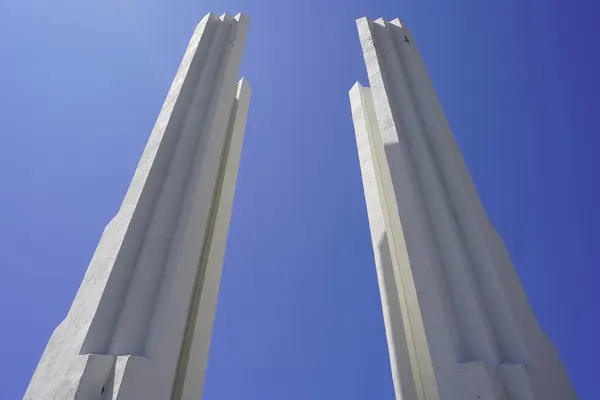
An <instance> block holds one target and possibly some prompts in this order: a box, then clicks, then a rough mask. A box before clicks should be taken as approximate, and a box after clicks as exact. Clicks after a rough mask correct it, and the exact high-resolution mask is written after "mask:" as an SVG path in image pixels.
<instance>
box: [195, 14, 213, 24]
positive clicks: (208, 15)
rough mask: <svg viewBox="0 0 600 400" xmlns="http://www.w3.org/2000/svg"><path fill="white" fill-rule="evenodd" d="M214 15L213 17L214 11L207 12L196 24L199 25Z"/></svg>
mask: <svg viewBox="0 0 600 400" xmlns="http://www.w3.org/2000/svg"><path fill="white" fill-rule="evenodd" d="M214 17H215V13H212V12H209V13H208V14H206V15H205V16H204V17H202V19H201V20H200V22H199V23H198V25H200V24H202V23H206V22H207V21H208V20H209V19H211V18H214Z"/></svg>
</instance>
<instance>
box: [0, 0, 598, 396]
mask: <svg viewBox="0 0 600 400" xmlns="http://www.w3.org/2000/svg"><path fill="white" fill-rule="evenodd" d="M240 10H241V11H244V12H245V13H247V14H248V15H249V16H250V17H251V25H250V30H249V37H248V43H247V47H246V52H245V57H244V63H243V66H242V73H243V75H244V76H246V77H247V78H248V79H249V81H250V83H251V85H252V87H253V97H252V103H251V110H250V116H249V121H248V127H247V134H246V142H245V144H244V153H243V157H242V163H241V170H240V175H239V182H238V188H237V197H236V200H235V206H234V212H233V220H232V224H231V230H230V240H229V245H228V246H229V247H228V250H227V256H226V262H225V266H224V274H223V282H222V286H221V296H220V300H219V304H218V310H217V318H216V322H215V326H214V335H213V346H212V349H211V359H210V362H209V368H208V373H207V374H208V375H207V382H206V389H205V398H204V399H205V400H230V399H258V400H281V399H286V400H295V399H301V400H307V399H310V400H313V399H316V400H318V399H323V400H331V399H345V400H350V399H356V400H367V399H368V400H370V399H377V400H379V399H392V398H393V390H392V383H391V377H390V372H389V367H388V360H387V352H386V344H385V336H384V330H383V323H382V315H381V308H380V302H379V294H378V289H377V285H376V280H375V270H374V265H373V260H372V252H371V247H370V240H369V236H368V235H369V234H368V226H367V218H366V210H365V204H364V199H363V193H362V188H361V179H360V172H359V167H358V162H357V155H356V148H355V142H354V133H353V128H352V121H351V117H350V109H349V101H348V96H347V92H348V90H349V89H350V87H351V86H352V84H353V83H354V81H355V80H360V81H361V82H362V83H366V72H365V68H364V65H363V61H362V59H361V50H360V47H359V42H358V38H357V33H356V28H355V25H354V20H355V19H356V18H358V17H361V16H363V15H367V16H369V17H372V18H377V17H380V16H383V17H386V18H389V19H391V18H394V17H397V16H400V17H402V18H403V19H404V20H405V21H406V22H407V24H408V25H409V27H410V28H411V30H412V31H413V34H414V36H415V38H416V41H417V44H418V46H419V48H420V50H421V53H422V56H423V58H424V60H425V62H426V64H427V66H428V68H429V71H430V74H431V76H432V79H433V81H434V84H435V85H436V88H437V90H438V94H439V96H440V99H441V102H442V105H443V106H444V108H445V110H446V113H447V116H448V118H449V120H450V123H451V125H452V127H453V129H454V132H455V136H456V137H457V140H458V142H459V145H460V147H461V149H462V150H463V153H464V156H465V158H466V161H467V164H468V166H469V168H470V170H471V172H472V175H473V177H474V180H475V183H476V185H477V187H478V190H479V193H480V195H481V197H482V199H483V203H484V205H485V206H486V208H487V210H488V212H489V215H490V217H491V219H492V221H493V223H494V224H495V225H496V227H497V228H498V230H499V231H500V233H501V234H502V235H503V236H504V238H505V240H506V242H507V245H508V248H509V250H510V252H511V254H512V257H513V260H514V262H515V264H516V267H517V271H518V273H519V275H520V276H521V278H522V281H523V284H524V287H525V289H526V292H527V294H528V296H529V299H530V301H531V303H532V305H533V308H534V311H535V312H536V314H537V316H538V318H539V321H540V323H541V325H542V327H543V328H544V329H545V330H546V331H547V332H548V334H549V335H550V337H551V339H552V340H553V341H554V342H555V343H556V345H557V347H558V350H559V351H560V353H561V355H562V358H563V360H564V362H565V364H566V367H567V370H568V372H569V373H570V375H571V377H572V380H573V382H574V384H575V387H576V389H577V391H578V392H579V394H580V396H581V399H589V400H597V399H598V397H597V396H598V394H597V380H598V364H597V362H598V358H599V357H600V342H599V341H598V338H599V337H600V311H599V310H598V307H599V305H600V290H599V289H598V282H599V281H600V268H599V267H600V243H599V240H598V237H599V235H598V226H600V211H599V209H598V205H599V204H600V192H599V184H600V180H599V171H600V161H599V158H598V156H597V154H598V152H599V150H600V146H599V145H600V139H599V136H598V135H599V133H600V118H599V117H598V116H599V112H598V105H600V98H599V95H598V93H600V76H599V73H598V71H600V53H599V52H598V39H600V27H599V26H600V25H599V24H598V20H599V19H600V18H599V17H600V13H599V12H598V11H596V10H594V9H593V2H592V1H589V2H588V4H587V5H586V4H584V2H583V1H579V0H577V1H571V2H564V1H562V2H558V1H555V0H505V1H496V2H486V1H480V0H456V1H447V0H419V1H417V0H405V1H402V0H351V1H350V0H328V1H323V0H297V1H293V2H292V1H284V0H252V1H250V0H238V1H235V0H220V1H217V0H208V1H191V0H178V1H172V0H105V1H91V2H90V1H75V0H55V1H52V2H49V1H41V0H21V1H17V0H0V37H1V38H2V39H1V40H0V88H2V96H1V99H0V121H1V123H2V131H1V133H0V184H1V188H2V189H1V191H0V255H1V257H0V273H1V275H0V320H1V321H2V324H1V326H2V328H1V329H0V343H1V344H2V345H1V346H0V359H2V360H3V362H2V363H1V364H0V380H1V381H0V399H7V400H10V399H18V398H20V397H21V396H22V394H23V393H24V390H25V388H26V386H27V383H28V381H29V378H30V376H31V374H32V372H33V370H34V368H35V366H36V363H37V361H38V358H39V356H40V354H41V352H42V351H43V348H44V346H45V345H46V341H47V339H48V337H49V336H50V334H51V332H52V330H53V329H54V327H55V326H56V325H57V324H58V323H59V322H60V320H61V319H62V318H63V317H64V315H65V313H66V311H67V309H68V307H69V305H70V303H71V300H72V298H73V296H74V294H75V292H76V290H77V287H78V286H79V283H80V280H81V278H82V276H83V274H84V272H85V269H86V268H87V264H88V262H89V260H90V258H91V256H92V253H93V251H94V249H95V246H96V244H97V241H98V239H99V237H100V234H101V232H102V230H103V228H104V225H105V224H106V223H107V222H108V221H109V220H110V219H111V217H112V216H113V215H114V213H115V212H116V210H117V209H118V206H119V204H120V202H121V200H122V197H123V195H124V193H125V190H126V188H127V186H128V183H129V180H130V179H131V176H132V174H133V171H134V168H135V166H136V163H137V161H138V158H139V156H140V154H141V152H142V149H143V147H144V144H145V141H146V139H147V137H148V134H149V132H150V130H151V128H152V126H153V124H154V120H155V118H156V116H157V114H158V111H159V109H160V106H161V104H162V102H163V100H164V97H165V95H166V93H167V90H168V88H169V85H170V82H171V79H172V77H173V75H174V73H175V71H176V69H177V66H178V64H179V61H180V59H181V56H182V54H183V51H184V49H185V47H186V45H187V41H188V39H189V37H190V35H191V33H192V31H193V29H194V26H195V24H196V23H197V22H198V21H199V20H200V19H201V18H202V16H203V15H204V14H206V13H207V12H209V11H215V12H219V13H221V12H223V11H229V12H232V13H236V12H238V11H240Z"/></svg>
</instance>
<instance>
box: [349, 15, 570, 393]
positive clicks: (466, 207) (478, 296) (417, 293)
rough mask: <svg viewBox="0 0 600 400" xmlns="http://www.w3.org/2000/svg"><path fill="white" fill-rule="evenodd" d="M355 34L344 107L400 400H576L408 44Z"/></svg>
mask: <svg viewBox="0 0 600 400" xmlns="http://www.w3.org/2000/svg"><path fill="white" fill-rule="evenodd" d="M357 25H358V31H359V35H360V41H361V45H362V49H363V54H364V59H365V62H366V66H367V71H368V76H369V84H370V86H371V87H370V88H367V87H361V86H360V85H359V84H358V83H357V84H356V85H355V86H354V87H353V88H352V90H351V91H350V100H351V105H352V116H353V119H354V126H355V131H356V140H357V146H358V154H359V158H360V167H361V173H362V179H363V184H364V191H365V199H366V204H367V211H368V216H369V226H370V230H371V238H372V243H373V250H374V255H375V264H376V269H377V276H378V281H379V289H380V293H381V302H382V306H383V314H384V322H385V328H386V336H387V341H388V347H389V354H390V361H391V368H392V377H393V382H394V389H395V393H396V399H402V400H413V399H419V400H425V399H426V400H435V399H443V400H446V399H453V400H454V399H455V400H471V399H473V400H476V399H486V400H492V399H494V400H495V399H509V400H532V399H536V400H571V399H575V398H576V394H575V392H574V390H573V388H572V386H571V383H570V381H569V378H568V376H567V374H566V373H565V370H564V368H563V366H562V363H561V361H560V359H559V357H558V355H557V353H556V351H555V349H554V346H553V345H552V344H551V343H550V341H549V340H548V338H547V336H546V335H545V334H544V332H542V330H541V329H540V327H539V325H538V323H537V321H536V319H535V316H534V315H533V313H532V310H531V307H530V306H529V303H528V301H527V299H526V297H525V294H524V292H523V289H522V287H521V283H520V281H519V278H518V276H517V275H516V273H515V270H514V267H513V265H512V263H511V261H510V257H509V255H508V253H507V251H506V248H505V247H504V244H503V241H502V239H501V238H500V236H499V235H498V233H497V232H496V231H495V230H494V227H493V226H492V225H491V224H490V222H489V220H488V217H487V215H486V213H485V210H484V209H483V207H482V204H481V202H480V200H479V198H478V196H477V192H476V190H475V187H474V185H473V183H472V181H471V178H470V176H469V172H468V170H467V167H466V166H465V164H464V161H463V159H462V156H461V154H460V152H459V150H458V147H457V145H456V143H455V141H454V139H453V136H452V132H451V130H450V127H449V125H448V123H447V121H446V118H445V117H444V113H443V111H442V108H441V107H440V104H439V102H438V99H437V96H436V94H435V91H434V88H433V86H432V83H431V81H430V79H429V77H428V74H427V71H426V69H425V66H424V64H423V61H422V60H421V58H420V56H419V53H418V51H417V49H416V47H415V41H414V39H413V37H412V35H411V34H410V32H409V31H408V30H407V29H406V28H405V27H404V26H403V24H402V23H401V22H400V21H399V20H398V19H396V20H393V21H391V22H388V21H385V20H383V19H379V20H376V21H371V20H369V19H367V18H361V19H359V20H357Z"/></svg>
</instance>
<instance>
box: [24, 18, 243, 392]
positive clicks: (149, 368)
mask: <svg viewBox="0 0 600 400" xmlns="http://www.w3.org/2000/svg"><path fill="white" fill-rule="evenodd" d="M247 25H248V20H247V18H246V17H245V16H244V15H241V14H238V15H237V16H235V17H232V16H229V15H227V14H225V15H222V16H221V17H218V16H216V15H214V14H208V15H207V16H205V17H204V19H202V21H201V22H200V23H199V25H198V26H197V28H196V30H195V32H194V34H193V36H192V39H191V41H190V43H189V45H188V48H187V50H186V52H185V55H184V56H183V60H182V61H181V65H180V67H179V70H178V71H177V75H176V76H175V79H174V81H173V83H172V85H171V88H170V90H169V93H168V95H167V98H166V100H165V102H164V105H163V107H162V110H161V112H160V114H159V116H158V120H157V122H156V125H155V126H154V129H153V130H152V133H151V134H150V138H149V140H148V143H147V145H146V148H145V149H144V152H143V154H142V157H141V160H140V162H139V164H138V166H137V169H136V171H135V174H134V176H133V179H132V181H131V185H130V186H129V189H128V191H127V194H126V195H125V199H124V200H123V203H122V205H121V207H120V209H119V211H118V212H117V214H116V216H115V217H114V218H113V219H112V220H111V221H110V222H109V223H108V225H107V226H106V228H105V230H104V233H103V234H102V238H101V239H100V242H99V244H98V247H97V249H96V252H95V253H94V256H93V258H92V260H91V262H90V265H89V267H88V270H87V272H86V274H85V277H84V278H83V282H82V283H81V286H80V288H79V291H78V292H77V295H76V297H75V299H74V301H73V305H72V306H71V309H70V310H69V312H68V314H67V316H66V318H65V319H64V321H63V322H62V323H61V324H60V325H59V326H58V327H57V328H56V330H55V331H54V333H53V334H52V337H51V338H50V341H49V342H48V345H47V347H46V349H45V351H44V354H43V356H42V358H41V360H40V362H39V364H38V367H37V369H36V371H35V373H34V375H33V377H32V379H31V382H30V384H29V387H28V389H27V392H26V394H25V399H43V400H48V399H55V400H68V399H85V400H87V399H111V400H117V399H118V400H130V399H131V400H140V399H144V400H165V399H185V400H187V399H190V400H191V399H199V398H200V397H201V395H202V388H203V384H204V371H205V368H206V362H207V358H208V350H209V345H210V336H211V331H212V323H213V318H214V313H215V306H216V301H217V293H218V289H219V282H220V279H221V267H222V261H223V255H224V251H225V243H226V238H227V231H228V226H229V219H230V214H231V207H232V201H233V195H234V190H235V183H236V179H237V171H238V166H239V160H240V154H241V148H242V141H243V136H244V129H245V124H246V116H247V113H248V107H249V99H250V89H249V86H248V84H247V83H246V81H244V80H243V79H242V80H241V81H239V82H238V83H237V84H236V79H237V78H236V77H237V74H238V69H239V65H240V61H241V57H242V50H243V47H244V43H245V38H246V30H247Z"/></svg>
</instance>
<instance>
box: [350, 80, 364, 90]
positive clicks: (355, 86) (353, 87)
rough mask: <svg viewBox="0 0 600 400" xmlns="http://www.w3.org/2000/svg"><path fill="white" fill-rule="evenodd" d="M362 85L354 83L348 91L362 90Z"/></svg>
mask: <svg viewBox="0 0 600 400" xmlns="http://www.w3.org/2000/svg"><path fill="white" fill-rule="evenodd" d="M362 87H363V86H362V85H361V84H360V82H359V81H356V82H354V85H352V88H351V89H350V91H352V90H357V89H362Z"/></svg>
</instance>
